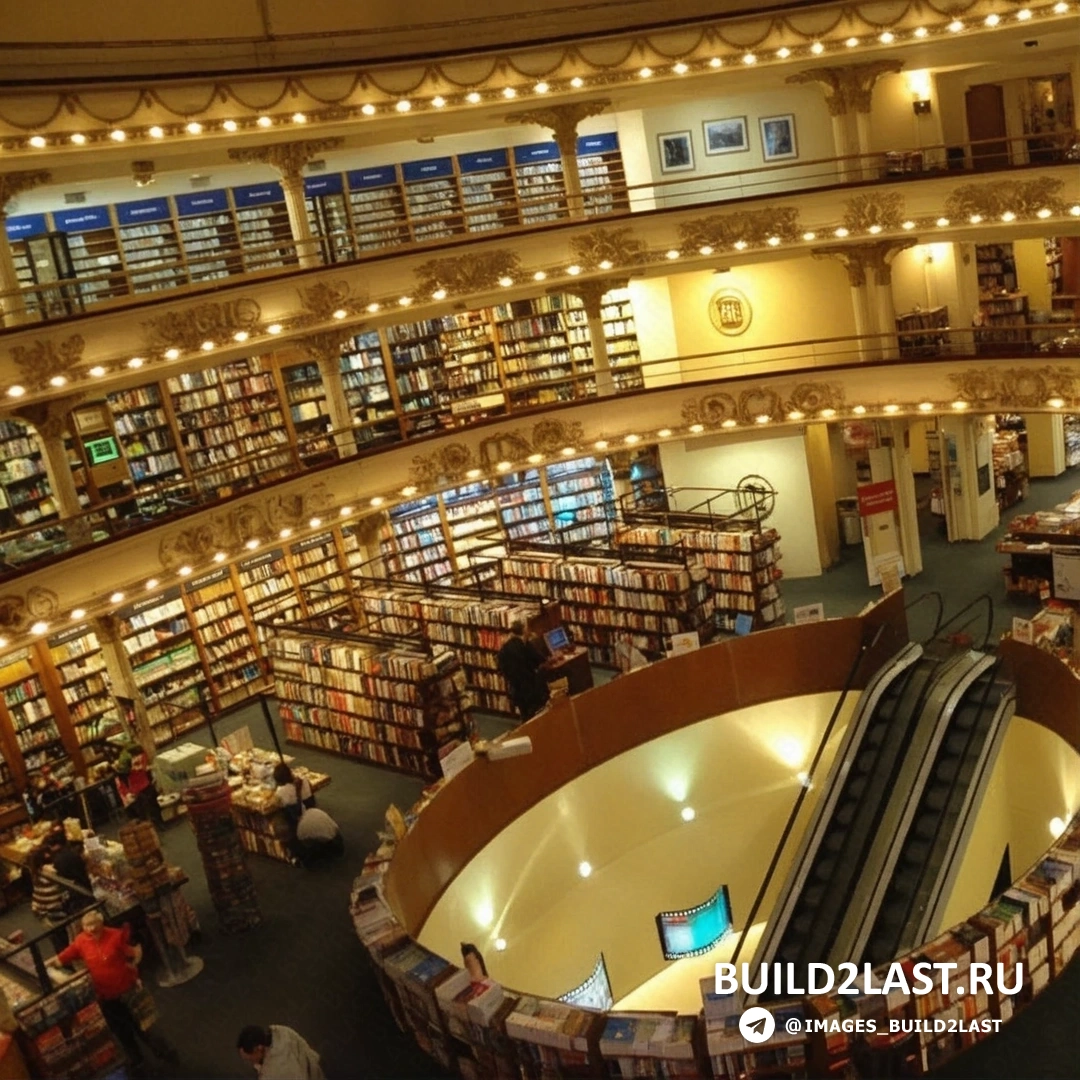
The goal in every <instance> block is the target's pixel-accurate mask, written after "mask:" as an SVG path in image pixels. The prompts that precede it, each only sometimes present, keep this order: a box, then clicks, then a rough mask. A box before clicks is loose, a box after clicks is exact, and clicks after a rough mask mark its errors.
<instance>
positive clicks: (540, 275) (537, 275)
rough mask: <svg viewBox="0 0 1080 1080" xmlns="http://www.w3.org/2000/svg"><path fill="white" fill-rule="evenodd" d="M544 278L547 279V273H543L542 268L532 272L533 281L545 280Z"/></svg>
mask: <svg viewBox="0 0 1080 1080" xmlns="http://www.w3.org/2000/svg"><path fill="white" fill-rule="evenodd" d="M545 280H547V274H545V273H544V271H543V270H537V271H536V273H535V274H533V281H545Z"/></svg>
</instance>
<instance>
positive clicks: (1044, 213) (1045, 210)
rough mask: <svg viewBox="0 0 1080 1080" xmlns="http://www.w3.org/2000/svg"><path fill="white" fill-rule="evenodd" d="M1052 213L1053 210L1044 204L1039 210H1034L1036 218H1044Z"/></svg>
mask: <svg viewBox="0 0 1080 1080" xmlns="http://www.w3.org/2000/svg"><path fill="white" fill-rule="evenodd" d="M1052 213H1053V210H1050V209H1049V208H1048V207H1045V206H1044V207H1043V208H1042V209H1041V210H1039V211H1037V212H1036V214H1035V216H1036V217H1037V218H1043V219H1045V218H1048V217H1049V216H1050V215H1051V214H1052Z"/></svg>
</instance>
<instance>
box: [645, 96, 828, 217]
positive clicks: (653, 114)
mask: <svg viewBox="0 0 1080 1080" xmlns="http://www.w3.org/2000/svg"><path fill="white" fill-rule="evenodd" d="M786 114H791V115H793V116H794V117H795V142H796V147H797V149H798V151H799V157H798V158H797V159H795V160H793V161H788V162H771V163H769V166H770V167H771V166H773V165H779V164H784V165H785V166H787V165H791V166H793V167H792V168H784V169H783V170H782V171H781V172H780V173H779V174H778V175H779V177H781V178H782V179H776V178H775V177H774V178H773V179H771V180H769V181H766V180H765V179H764V178H755V177H753V176H750V177H746V178H743V179H741V180H738V181H725V180H723V179H722V178H721V179H717V180H713V181H704V180H702V179H701V178H703V177H708V176H716V175H718V174H720V175H721V176H722V175H723V174H728V173H735V172H744V171H746V170H749V169H759V168H761V167H763V166H765V165H766V162H765V161H764V159H763V157H762V149H761V131H760V127H759V124H758V120H759V119H760V118H761V117H764V116H781V115H786ZM642 115H643V121H644V132H645V137H646V140H647V144H648V150H649V163H650V168H651V171H652V177H653V179H654V180H655V181H657V182H660V181H665V180H666V181H678V183H677V184H676V185H674V186H672V187H671V188H670V189H669V191H668V193H667V194H665V193H664V191H663V189H658V190H657V205H659V206H666V205H678V204H679V203H680V201H682V202H685V201H686V196H687V193H688V192H693V193H694V201H697V202H702V201H708V200H710V199H715V200H716V201H723V200H724V199H732V198H739V197H741V196H744V195H752V194H755V193H760V192H763V191H779V190H782V189H783V187H784V185H785V184H790V183H791V182H792V179H794V178H799V177H802V178H805V177H811V176H817V177H821V178H822V179H821V182H822V183H828V182H829V181H830V180H832V179H835V176H836V173H835V170H834V167H833V166H814V165H807V166H805V167H800V166H799V165H798V162H800V161H812V160H814V159H817V158H831V157H834V156H835V155H836V153H837V150H836V146H835V144H834V142H833V134H832V122H831V120H830V119H829V112H828V109H827V108H826V106H825V96H824V94H823V93H821V92H820V91H819V90H818V89H817V88H815V87H812V86H784V87H778V88H774V89H769V90H761V91H759V92H757V93H751V94H747V93H741V94H740V93H736V94H732V95H731V96H723V97H721V96H720V95H716V96H701V97H698V98H696V99H694V100H691V101H686V102H679V103H678V104H673V105H666V106H658V107H656V108H653V109H649V110H647V111H646V112H644V113H643V114H642ZM734 116H745V117H746V130H747V137H748V142H749V144H750V148H749V149H748V150H745V151H740V152H738V153H731V154H714V155H711V156H710V155H707V154H706V153H705V140H704V131H703V128H702V124H703V123H704V121H706V120H723V119H726V118H728V117H734ZM676 131H689V132H690V136H691V142H692V143H693V147H694V165H695V167H694V169H693V170H691V171H686V172H677V173H664V172H662V171H661V168H660V151H659V143H658V142H657V136H658V135H660V134H666V133H669V132H676ZM677 193H678V194H677ZM680 195H681V196H682V198H681V199H680Z"/></svg>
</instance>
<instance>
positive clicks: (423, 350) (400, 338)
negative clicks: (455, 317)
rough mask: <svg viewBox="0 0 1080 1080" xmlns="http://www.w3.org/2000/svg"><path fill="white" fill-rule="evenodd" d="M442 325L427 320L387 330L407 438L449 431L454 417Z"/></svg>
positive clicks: (432, 320)
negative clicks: (443, 428) (449, 391)
mask: <svg viewBox="0 0 1080 1080" xmlns="http://www.w3.org/2000/svg"><path fill="white" fill-rule="evenodd" d="M442 331H443V322H442V320H441V319H427V320H425V321H424V322H419V323H406V324H404V325H402V326H390V327H387V329H386V340H387V343H388V345H389V348H390V357H391V364H392V371H393V376H394V385H395V388H396V390H397V396H398V400H399V401H400V402H401V414H402V419H403V421H404V425H405V434H406V435H420V434H425V433H427V432H430V431H437V430H438V429H439V428H441V427H449V426H451V425H452V423H453V414H452V412H451V410H450V407H449V400H448V395H447V394H446V391H447V386H448V381H447V375H446V371H445V368H444V363H443V360H444V355H443V347H442V340H441V337H442Z"/></svg>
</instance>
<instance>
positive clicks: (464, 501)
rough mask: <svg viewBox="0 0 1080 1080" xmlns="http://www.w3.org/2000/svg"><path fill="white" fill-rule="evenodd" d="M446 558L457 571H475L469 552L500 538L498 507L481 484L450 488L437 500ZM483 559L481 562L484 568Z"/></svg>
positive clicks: (491, 490)
mask: <svg viewBox="0 0 1080 1080" xmlns="http://www.w3.org/2000/svg"><path fill="white" fill-rule="evenodd" d="M439 497H440V499H441V500H442V506H443V518H444V520H445V522H446V530H447V535H448V537H449V541H450V545H449V550H450V554H451V556H452V557H453V561H454V566H455V567H456V568H457V570H458V571H467V570H471V569H474V568H475V565H476V564H475V561H474V559H473V558H472V556H471V555H470V553H471V552H479V551H482V550H483V549H484V548H486V547H489V546H490V544H491V540H492V537H493V535H494V536H496V537H497V536H498V535H500V534H501V531H502V530H501V528H500V516H499V506H498V502H497V501H496V498H495V492H494V491H493V489H492V486H491V485H490V484H489V483H488V482H487V481H484V480H480V481H477V482H476V483H473V484H465V485H463V486H462V487H457V488H451V489H450V490H449V491H444V492H443V493H442V494H441V495H440V496H439ZM487 561H488V560H487V559H486V558H484V559H482V560H481V565H486V563H487Z"/></svg>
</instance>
